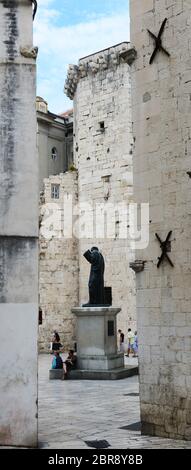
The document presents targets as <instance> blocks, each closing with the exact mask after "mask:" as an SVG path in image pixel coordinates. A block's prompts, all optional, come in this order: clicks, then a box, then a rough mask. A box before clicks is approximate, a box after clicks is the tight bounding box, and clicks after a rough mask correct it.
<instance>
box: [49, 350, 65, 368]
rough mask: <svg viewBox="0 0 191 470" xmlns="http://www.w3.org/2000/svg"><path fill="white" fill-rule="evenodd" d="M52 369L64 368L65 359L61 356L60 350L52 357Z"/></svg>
mask: <svg viewBox="0 0 191 470" xmlns="http://www.w3.org/2000/svg"><path fill="white" fill-rule="evenodd" d="M52 369H63V361H62V358H61V357H60V353H59V351H54V357H53V359H52Z"/></svg>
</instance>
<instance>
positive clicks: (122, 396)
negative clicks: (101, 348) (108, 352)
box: [39, 354, 191, 449]
mask: <svg viewBox="0 0 191 470" xmlns="http://www.w3.org/2000/svg"><path fill="white" fill-rule="evenodd" d="M51 361H52V356H50V355H45V354H41V355H40V356H39V447H42V448H49V449H88V448H90V447H88V446H87V444H86V443H85V441H91V440H106V441H108V443H109V444H110V447H109V449H128V448H129V449H158V448H160V449H191V441H176V440H173V439H162V438H157V437H149V436H141V433H140V431H130V430H126V429H121V428H122V427H123V426H128V425H130V424H132V423H137V422H139V421H140V411H139V396H137V395H135V396H128V395H127V394H129V393H135V394H137V393H138V392H139V384H138V377H131V378H127V379H122V380H116V381H109V380H103V381H98V380H92V381H90V380H71V381H70V380H65V381H61V380H56V381H49V374H48V372H49V368H50V365H51ZM125 361H126V363H127V364H136V363H137V359H133V358H125Z"/></svg>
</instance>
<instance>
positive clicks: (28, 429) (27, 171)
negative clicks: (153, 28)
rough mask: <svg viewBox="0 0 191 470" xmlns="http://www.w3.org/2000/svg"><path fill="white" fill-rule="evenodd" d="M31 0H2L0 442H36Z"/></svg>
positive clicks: (35, 178)
mask: <svg viewBox="0 0 191 470" xmlns="http://www.w3.org/2000/svg"><path fill="white" fill-rule="evenodd" d="M31 48H32V5H31V2H29V1H28V0H26V1H24V0H22V1H21V0H17V1H16V2H13V1H8V0H1V1H0V135H1V151H0V166H1V172H0V186H1V197H0V221H1V222H0V319H1V328H0V370H1V380H0V410H1V411H0V445H3V446H23V447H24V446H26V447H31V446H36V445H37V327H38V325H37V317H38V160H37V151H36V111H35V95H36V93H35V91H36V90H35V78H36V67H35V57H34V54H32V55H31V54H30V52H29V55H28V53H27V56H26V55H23V50H25V52H26V49H27V50H29V51H30V49H31Z"/></svg>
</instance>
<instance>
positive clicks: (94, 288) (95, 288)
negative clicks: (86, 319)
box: [84, 250, 105, 305]
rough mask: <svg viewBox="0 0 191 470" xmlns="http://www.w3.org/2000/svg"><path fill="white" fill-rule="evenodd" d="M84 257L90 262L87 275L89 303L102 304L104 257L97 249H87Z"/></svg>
mask: <svg viewBox="0 0 191 470" xmlns="http://www.w3.org/2000/svg"><path fill="white" fill-rule="evenodd" d="M84 257H85V258H86V259H87V261H89V263H91V270H90V277H89V284H88V286H89V304H91V305H104V268H105V263H104V258H103V256H102V254H101V253H100V252H99V251H98V250H93V251H90V250H87V251H86V252H85V253H84Z"/></svg>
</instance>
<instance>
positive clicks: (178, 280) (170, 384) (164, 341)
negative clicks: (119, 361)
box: [131, 0, 191, 439]
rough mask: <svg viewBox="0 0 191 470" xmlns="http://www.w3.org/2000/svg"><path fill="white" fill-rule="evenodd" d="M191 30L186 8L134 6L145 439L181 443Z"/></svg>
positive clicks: (153, 2) (190, 299) (190, 327)
mask: <svg viewBox="0 0 191 470" xmlns="http://www.w3.org/2000/svg"><path fill="white" fill-rule="evenodd" d="M190 24H191V3H190V2H188V1H187V0H177V1H174V0H168V1H167V0H166V1H160V0H141V1H139V0H131V43H132V45H133V46H135V48H136V49H137V59H136V61H135V62H134V64H133V65H132V84H133V86H132V98H133V122H134V129H133V131H134V136H135V138H136V142H135V156H134V188H135V198H136V201H137V202H140V203H141V202H148V203H149V206H150V241H149V245H148V247H147V249H145V250H144V251H140V250H139V251H138V252H137V253H136V257H137V258H138V259H140V260H144V261H145V264H144V266H145V267H144V270H143V271H142V272H140V273H137V275H136V276H137V317H138V334H139V363H140V369H139V370H140V398H141V419H142V431H143V433H146V434H152V435H157V436H165V437H172V438H180V439H181V438H185V439H191V365H190V364H191V268H190V264H191V242H190V235H191V217H190V213H191V212H190V211H191V209H190V207H191V179H190V176H191V121H190V113H191V41H190ZM153 34H154V35H155V38H154V37H153ZM158 36H159V39H160V40H158V41H157V39H156V38H157V37H158ZM160 41H161V42H160ZM156 43H157V45H158V46H159V48H157V49H155V46H156ZM161 46H162V47H161ZM154 51H155V53H154ZM153 53H154V54H153ZM164 242H165V243H164ZM162 251H163V254H162ZM161 256H162V258H161Z"/></svg>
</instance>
